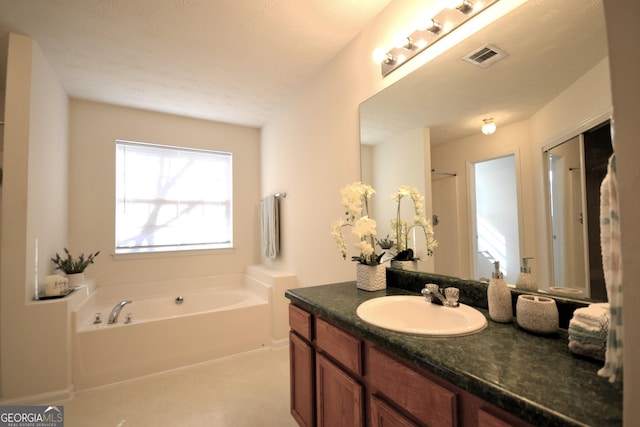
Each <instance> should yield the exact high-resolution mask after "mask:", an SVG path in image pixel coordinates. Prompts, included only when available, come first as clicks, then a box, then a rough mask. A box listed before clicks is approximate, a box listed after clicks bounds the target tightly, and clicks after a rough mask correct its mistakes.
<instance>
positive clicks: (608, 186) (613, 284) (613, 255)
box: [598, 153, 623, 382]
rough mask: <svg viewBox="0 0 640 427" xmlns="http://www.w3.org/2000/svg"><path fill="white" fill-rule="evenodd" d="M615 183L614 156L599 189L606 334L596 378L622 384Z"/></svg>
mask: <svg viewBox="0 0 640 427" xmlns="http://www.w3.org/2000/svg"><path fill="white" fill-rule="evenodd" d="M618 213H619V205H618V188H617V179H616V155H615V153H614V154H613V155H612V156H611V157H610V158H609V166H608V167H607V175H606V176H605V178H604V180H603V181H602V185H601V186H600V242H601V245H602V266H603V268H604V281H605V284H606V288H607V297H608V298H609V333H608V335H607V350H606V355H605V361H604V367H602V369H600V370H599V371H598V375H600V376H602V377H606V378H609V382H615V381H616V380H622V338H623V337H622V335H623V328H622V253H621V247H620V218H619V215H618Z"/></svg>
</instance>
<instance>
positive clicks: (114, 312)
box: [107, 300, 132, 325]
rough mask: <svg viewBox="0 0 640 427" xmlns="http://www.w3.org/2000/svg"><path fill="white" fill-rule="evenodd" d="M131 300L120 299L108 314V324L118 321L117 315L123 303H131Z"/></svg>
mask: <svg viewBox="0 0 640 427" xmlns="http://www.w3.org/2000/svg"><path fill="white" fill-rule="evenodd" d="M131 302H132V301H131V300H122V301H120V302H119V303H118V304H116V306H115V307H113V310H111V314H109V321H108V322H107V323H108V324H109V325H113V324H114V323H118V316H119V315H120V312H121V311H122V309H123V308H124V306H125V305H127V304H131Z"/></svg>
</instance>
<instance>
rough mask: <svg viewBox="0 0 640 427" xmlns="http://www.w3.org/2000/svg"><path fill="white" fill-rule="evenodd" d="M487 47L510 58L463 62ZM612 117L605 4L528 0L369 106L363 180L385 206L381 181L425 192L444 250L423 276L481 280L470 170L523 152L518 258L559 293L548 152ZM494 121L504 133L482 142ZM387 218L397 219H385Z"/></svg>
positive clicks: (364, 109)
mask: <svg viewBox="0 0 640 427" xmlns="http://www.w3.org/2000/svg"><path fill="white" fill-rule="evenodd" d="M486 45H494V46H496V47H497V48H499V49H500V50H502V51H505V52H506V53H507V54H508V56H507V57H506V58H504V59H502V60H500V61H497V62H495V63H494V64H492V65H491V66H489V67H487V68H480V67H476V66H474V65H472V64H470V63H468V62H467V61H464V60H463V58H464V57H465V56H466V55H467V54H469V53H470V52H473V51H475V50H477V49H478V48H480V47H482V46H486ZM610 112H611V94H610V78H609V63H608V56H607V46H606V32H605V27H604V16H603V6H602V0H563V1H562V2H557V1H555V0H528V1H526V2H525V3H523V4H522V5H521V6H519V7H517V8H516V9H514V10H513V11H511V12H509V13H508V14H506V15H505V16H503V17H502V18H500V19H498V20H497V21H495V22H493V23H491V24H489V25H488V26H486V27H485V28H483V29H481V30H479V31H478V32H476V33H475V34H474V35H473V36H471V37H469V38H467V39H465V40H463V41H461V42H460V43H459V44H457V45H456V46H454V47H452V48H450V49H449V50H447V51H446V52H444V53H443V54H442V55H440V56H438V57H436V58H434V59H432V60H431V61H430V62H428V63H426V64H425V65H423V66H422V67H420V68H418V69H417V70H415V71H414V72H412V73H411V74H409V75H407V76H406V77H404V78H403V79H401V80H399V81H397V82H395V83H394V84H393V85H391V86H389V87H388V88H387V89H385V90H383V91H381V92H379V93H378V94H376V95H375V96H373V97H372V98H370V99H368V100H366V101H365V102H364V103H362V104H361V106H360V122H361V142H362V179H363V180H364V181H366V182H368V183H370V184H371V185H373V186H374V188H376V190H378V192H379V193H381V195H382V197H379V199H381V200H382V199H385V197H384V195H385V194H386V193H384V192H383V191H380V190H379V188H382V187H383V186H384V185H383V186H382V187H381V182H390V181H392V180H394V179H396V178H398V177H400V176H401V175H404V174H411V175H412V176H411V177H406V178H405V177H404V176H403V177H402V178H403V179H402V180H400V181H401V182H399V184H408V185H416V186H418V187H419V188H420V187H421V186H422V188H424V191H425V192H424V193H423V194H425V198H426V201H427V208H428V209H431V210H432V211H433V214H435V215H437V217H438V219H439V224H438V225H437V226H436V227H435V228H434V230H435V238H436V239H437V240H438V242H439V246H438V248H436V250H435V255H434V257H433V258H432V260H431V261H432V263H431V265H422V266H421V268H420V269H421V270H423V271H433V272H435V273H438V274H445V275H450V276H455V277H463V278H470V279H479V278H480V277H476V272H475V271H474V267H473V264H474V262H473V260H474V259H475V257H476V254H475V253H474V249H473V246H474V245H473V239H474V238H475V236H473V234H474V232H473V226H472V224H473V212H472V207H471V202H470V199H471V196H470V194H471V192H472V187H471V178H470V173H471V167H470V165H471V164H473V163H475V162H480V161H483V160H487V159H493V158H497V157H501V156H505V155H508V154H516V158H517V159H518V160H517V162H516V175H517V176H516V188H517V193H518V201H517V203H518V224H519V229H520V235H521V238H520V241H519V258H522V257H532V258H533V259H531V260H530V262H529V263H530V265H531V267H532V271H533V275H534V277H535V278H536V280H537V282H538V285H539V287H540V288H541V289H543V290H548V289H549V288H550V287H552V286H553V285H554V283H555V282H554V281H553V277H552V276H553V267H552V252H551V250H550V247H551V246H552V245H551V239H550V237H549V234H550V233H548V232H547V230H549V229H550V228H549V225H548V220H547V215H546V212H547V207H546V205H547V201H546V197H545V172H544V161H543V158H544V156H543V151H544V148H545V147H549V146H550V145H553V144H555V145H558V144H559V143H560V142H563V141H566V140H568V139H570V138H572V137H574V136H576V135H579V134H581V133H583V132H585V131H586V130H587V129H590V128H592V127H594V126H596V125H597V124H599V123H602V122H604V121H606V120H607V119H608V118H609V116H610ZM488 117H493V118H494V119H495V122H496V124H497V130H496V132H495V133H494V134H492V135H483V134H482V133H481V131H480V128H481V125H482V120H483V119H485V118H488ZM408 135H413V137H412V138H411V143H410V144H407V145H399V144H400V143H399V142H398V140H397V138H399V137H401V136H408ZM416 135H417V136H416ZM410 146H413V147H414V148H415V150H416V151H413V149H412V148H409V147H410ZM417 161H419V163H422V164H421V165H416V164H414V163H415V162H417ZM414 168H419V170H414ZM409 169H411V170H409ZM432 170H435V173H430V171H432ZM391 171H396V172H391ZM408 179H411V181H408ZM422 188H421V189H422ZM393 191H394V190H392V191H391V192H389V194H391V193H392V192H393ZM383 203H386V204H388V205H389V206H391V203H389V202H386V201H383ZM383 217H388V218H389V219H390V218H392V215H391V216H387V215H386V214H385V213H383V212H376V218H383ZM379 222H382V221H379ZM382 233H384V231H382ZM382 237H384V234H383V235H382ZM595 238H598V237H597V235H596V237H595ZM513 280H515V278H514V279H513ZM566 285H571V284H566ZM593 296H595V295H593Z"/></svg>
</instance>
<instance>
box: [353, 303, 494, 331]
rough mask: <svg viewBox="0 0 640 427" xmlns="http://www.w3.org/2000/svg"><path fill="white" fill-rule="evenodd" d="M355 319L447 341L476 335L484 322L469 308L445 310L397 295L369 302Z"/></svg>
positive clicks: (446, 308)
mask: <svg viewBox="0 0 640 427" xmlns="http://www.w3.org/2000/svg"><path fill="white" fill-rule="evenodd" d="M356 313H357V314H358V317H360V318H361V319H362V320H364V321H365V322H367V323H370V324H372V325H375V326H379V327H381V328H385V329H390V330H392V331H397V332H405V333H410V334H419V335H428V336H434V337H451V336H460V335H469V334H474V333H476V332H480V331H481V330H483V329H484V328H485V327H486V326H487V319H486V318H485V317H484V315H483V314H482V313H481V312H480V311H478V310H476V309H475V308H473V307H470V306H468V305H464V304H460V306H459V307H445V306H441V305H436V304H432V303H430V302H427V301H425V299H424V297H421V296H410V295H397V296H388V297H380V298H374V299H370V300H368V301H365V302H363V303H362V304H360V305H359V306H358V309H357V310H356Z"/></svg>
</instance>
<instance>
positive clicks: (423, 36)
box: [373, 0, 499, 77]
mask: <svg viewBox="0 0 640 427" xmlns="http://www.w3.org/2000/svg"><path fill="white" fill-rule="evenodd" d="M498 1H499V0H450V1H449V7H446V8H444V9H442V10H441V11H440V12H438V13H437V14H436V15H435V16H426V17H424V16H423V17H419V19H418V20H417V21H418V23H417V24H416V30H414V31H413V32H412V33H411V34H408V35H407V34H406V33H405V34H400V35H397V36H395V37H394V40H393V45H394V47H392V48H391V49H389V50H386V51H385V50H384V49H382V48H378V49H376V50H375V51H374V55H373V58H374V61H376V62H378V63H380V65H381V68H382V76H383V77H384V76H386V75H387V74H389V73H390V72H392V71H393V70H395V69H396V68H398V67H399V66H400V65H402V64H404V63H405V62H407V61H408V60H410V59H411V58H413V57H414V56H416V55H417V54H419V53H420V52H422V51H423V50H425V49H426V48H427V47H428V46H431V45H432V44H433V43H435V42H436V41H438V40H440V39H441V38H442V37H444V36H446V35H447V34H449V33H450V32H452V31H453V30H455V29H456V28H458V27H460V26H461V25H462V24H464V23H465V22H467V21H468V20H469V19H471V18H473V17H474V16H475V15H477V14H478V13H480V12H481V11H483V10H485V9H486V8H487V7H489V6H491V5H492V4H494V3H497V2H498Z"/></svg>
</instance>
